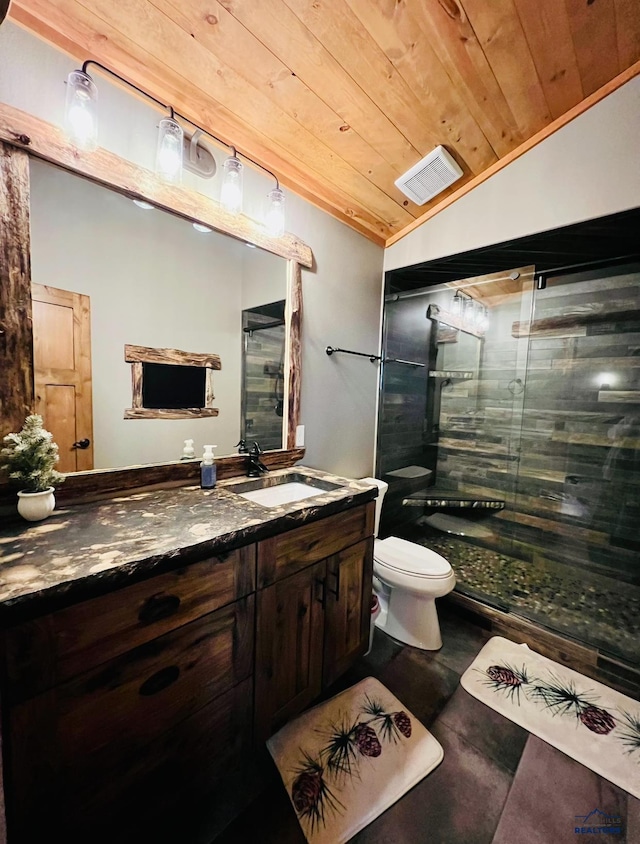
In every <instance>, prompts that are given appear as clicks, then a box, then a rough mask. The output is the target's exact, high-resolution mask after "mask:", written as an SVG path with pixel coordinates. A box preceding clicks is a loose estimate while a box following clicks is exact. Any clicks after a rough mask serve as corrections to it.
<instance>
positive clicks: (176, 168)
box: [156, 117, 184, 185]
mask: <svg viewBox="0 0 640 844" xmlns="http://www.w3.org/2000/svg"><path fill="white" fill-rule="evenodd" d="M183 135H184V133H183V131H182V127H181V126H180V124H179V123H178V122H177V121H176V120H174V119H173V117H163V118H162V120H161V121H160V123H159V124H158V146H157V147H156V173H157V174H158V176H160V178H161V179H164V181H165V182H170V183H171V184H173V185H177V184H180V182H181V181H182V138H183Z"/></svg>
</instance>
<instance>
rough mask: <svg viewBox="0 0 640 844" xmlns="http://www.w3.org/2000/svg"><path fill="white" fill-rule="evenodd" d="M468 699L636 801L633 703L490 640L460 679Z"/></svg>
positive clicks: (638, 761)
mask: <svg viewBox="0 0 640 844" xmlns="http://www.w3.org/2000/svg"><path fill="white" fill-rule="evenodd" d="M460 683H461V684H462V687H463V688H464V689H466V691H467V692H469V694H472V695H473V696H474V697H476V698H478V700H481V701H482V702H483V703H485V704H487V706H490V707H491V708H492V709H495V710H496V711H497V712H499V713H500V714H501V715H504V716H505V717H506V718H509V719H510V720H511V721H515V723H516V724H519V725H520V726H521V727H524V729H525V730H528V731H529V732H530V733H533V734H534V735H536V736H538V738H541V739H542V740H543V741H546V742H547V743H548V744H551V745H553V747H556V748H558V750H561V751H562V752H563V753H566V755H567V756H571V758H572V759H575V760H576V761H577V762H580V764H582V765H585V766H586V767H587V768H591V770H592V771H595V772H596V773H597V774H600V776H602V777H604V778H605V779H607V780H609V781H610V782H612V783H614V784H615V785H618V786H620V788H623V789H624V790H625V791H628V792H629V793H630V794H633V795H634V797H639V798H640V703H639V702H638V701H636V700H633V699H632V698H630V697H626V696H625V695H623V694H621V693H620V692H617V691H615V690H614V689H610V688H609V687H608V686H605V685H603V684H602V683H598V682H597V681H596V680H591V679H590V678H589V677H585V676H584V675H583V674H579V673H578V672H577V671H573V670H572V669H571V668H565V667H564V666H563V665H559V664H558V663H557V662H554V661H553V660H551V659H548V658H547V657H545V656H542V655H541V654H538V653H536V652H535V651H532V650H530V649H529V647H528V646H527V645H518V644H516V643H515V642H511V641H509V640H508V639H503V638H502V637H501V636H494V637H493V638H492V639H490V640H489V641H488V642H487V644H486V645H485V646H484V647H483V648H482V650H481V651H480V653H479V654H478V656H477V657H476V658H475V660H474V661H473V663H472V664H471V666H470V667H469V668H468V669H467V670H466V671H465V673H464V674H463V675H462V677H461V679H460Z"/></svg>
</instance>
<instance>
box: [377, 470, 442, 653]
mask: <svg viewBox="0 0 640 844" xmlns="http://www.w3.org/2000/svg"><path fill="white" fill-rule="evenodd" d="M362 480H363V481H365V482H368V483H371V484H375V485H376V486H377V487H378V490H379V492H378V497H377V499H376V520H375V535H376V537H377V536H378V527H379V525H380V513H381V512H382V501H383V499H384V496H385V493H386V491H387V490H388V489H389V484H387V483H385V482H384V481H379V480H378V479H377V478H362ZM373 574H374V578H373V588H374V591H375V593H376V595H377V596H378V600H379V601H380V607H381V612H380V615H379V616H378V618H377V619H376V626H377V627H379V628H380V629H381V630H384V631H385V633H388V634H389V636H393V638H394V639H397V640H398V641H399V642H404V643H405V644H407V645H413V647H414V648H422V650H425V651H437V650H438V648H441V647H442V637H441V635H440V624H439V623H438V613H437V611H436V603H435V599H436V598H441V597H442V596H443V595H447V594H448V593H449V592H451V590H452V589H453V587H454V586H455V585H456V578H455V575H454V573H453V569H452V568H451V566H450V565H449V563H448V561H447V560H445V558H444V557H441V556H440V555H439V554H436V552H435V551H431V550H429V549H428V548H424V547H423V546H422V545H416V544H415V543H414V542H408V541H407V540H406V539H399V538H398V537H397V536H390V537H389V538H388V539H376V540H375V544H374V550H373Z"/></svg>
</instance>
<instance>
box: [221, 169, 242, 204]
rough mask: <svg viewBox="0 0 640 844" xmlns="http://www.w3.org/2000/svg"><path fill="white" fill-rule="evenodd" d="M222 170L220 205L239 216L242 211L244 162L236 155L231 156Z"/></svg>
mask: <svg viewBox="0 0 640 844" xmlns="http://www.w3.org/2000/svg"><path fill="white" fill-rule="evenodd" d="M222 168H223V170H224V176H223V178H222V189H221V191H220V204H221V205H222V207H223V208H224V209H225V211H228V212H229V213H230V214H239V213H240V212H241V211H242V162H241V161H240V160H239V159H238V158H236V156H235V155H230V156H229V157H228V158H227V159H226V161H225V162H224V164H223V165H222Z"/></svg>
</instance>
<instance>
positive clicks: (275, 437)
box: [242, 299, 285, 450]
mask: <svg viewBox="0 0 640 844" xmlns="http://www.w3.org/2000/svg"><path fill="white" fill-rule="evenodd" d="M284 307H285V302H284V299H282V300H280V301H278V302H272V303H271V304H268V305H259V306H256V307H253V308H250V309H247V310H244V311H243V312H242V331H243V334H244V349H243V351H244V354H243V361H242V439H244V440H247V441H249V442H251V441H255V442H258V443H259V444H260V447H261V448H262V449H263V450H267V449H272V448H280V447H281V443H282V415H283V412H284V352H285V321H284Z"/></svg>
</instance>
